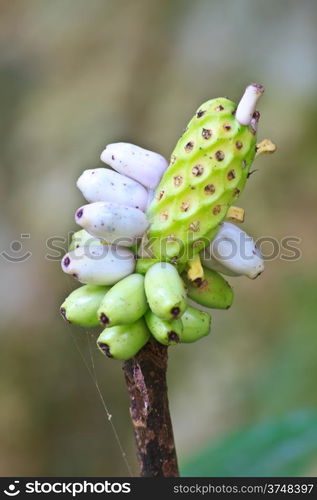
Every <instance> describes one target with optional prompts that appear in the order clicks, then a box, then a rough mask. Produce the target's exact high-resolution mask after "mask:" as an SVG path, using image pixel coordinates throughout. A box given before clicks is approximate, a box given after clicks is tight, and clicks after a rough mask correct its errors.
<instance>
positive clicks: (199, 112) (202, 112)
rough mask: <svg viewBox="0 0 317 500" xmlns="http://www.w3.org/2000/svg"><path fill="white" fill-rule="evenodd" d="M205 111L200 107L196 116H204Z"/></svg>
mask: <svg viewBox="0 0 317 500" xmlns="http://www.w3.org/2000/svg"><path fill="white" fill-rule="evenodd" d="M205 113H206V111H205V110H204V109H200V110H199V111H198V112H197V115H196V116H197V118H201V117H202V116H204V114H205Z"/></svg>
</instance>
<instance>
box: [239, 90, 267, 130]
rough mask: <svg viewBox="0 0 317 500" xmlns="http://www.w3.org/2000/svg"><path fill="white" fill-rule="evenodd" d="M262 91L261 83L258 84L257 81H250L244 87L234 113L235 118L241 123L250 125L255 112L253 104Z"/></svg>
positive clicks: (254, 104)
mask: <svg viewBox="0 0 317 500" xmlns="http://www.w3.org/2000/svg"><path fill="white" fill-rule="evenodd" d="M263 92H264V87H263V85H258V84H257V83H251V85H248V86H247V88H246V89H245V92H244V94H243V96H242V97H241V99H240V102H239V104H238V107H237V111H236V114H235V117H236V119H237V120H238V122H239V123H241V125H250V124H251V120H252V117H253V113H254V112H255V106H256V103H257V101H258V99H259V98H260V97H261V95H262V94H263Z"/></svg>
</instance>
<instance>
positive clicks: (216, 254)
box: [61, 84, 271, 360]
mask: <svg viewBox="0 0 317 500" xmlns="http://www.w3.org/2000/svg"><path fill="white" fill-rule="evenodd" d="M262 93H263V88H262V86H260V85H255V84H252V85H250V86H249V87H247V89H246V91H245V94H244V95H243V97H242V99H241V101H240V103H239V105H238V106H236V105H235V104H234V103H233V102H232V101H230V100H229V99H226V98H218V99H212V100H210V101H208V102H206V103H204V104H203V105H202V106H200V107H199V108H198V110H197V112H196V113H195V115H194V117H193V118H192V120H191V121H190V122H189V124H188V126H187V128H186V130H185V132H184V134H183V135H182V136H181V138H180V139H179V141H178V143H177V145H176V147H175V150H174V151H173V153H172V156H171V161H170V164H169V165H168V163H167V161H166V160H165V159H164V158H163V157H162V156H161V155H159V154H157V153H154V152H151V151H147V150H145V149H142V148H140V147H138V146H134V145H132V144H126V143H116V144H110V145H108V146H107V147H106V149H105V150H104V151H103V153H102V154H101V160H102V161H104V162H105V163H106V164H108V165H109V166H110V167H112V168H113V169H114V170H110V169H106V168H97V169H92V170H86V171H85V172H84V173H83V174H82V175H81V176H80V177H79V179H78V181H77V186H78V188H79V189H80V190H81V192H82V194H83V196H84V197H85V199H86V200H87V201H88V202H89V203H88V204H87V205H84V206H82V207H80V208H79V209H78V210H77V211H76V214H75V220H76V222H77V223H78V224H79V225H80V226H81V227H82V228H83V229H82V230H80V231H78V232H76V233H75V234H74V235H73V238H72V242H71V245H70V248H69V251H68V253H67V254H66V255H65V256H64V258H63V260H62V269H63V270H64V272H66V273H67V274H70V275H72V276H74V277H75V278H77V279H78V280H79V281H80V282H81V283H84V286H82V287H80V288H78V289H76V290H75V291H73V292H72V293H71V294H70V295H69V296H68V297H67V298H66V300H65V301H64V303H63V304H62V306H61V314H62V315H63V316H64V318H65V319H66V320H67V321H69V322H70V323H73V324H76V325H80V326H83V327H94V326H98V325H102V326H103V327H104V330H103V331H102V333H101V334H100V336H99V338H98V340H97V345H98V347H99V349H100V350H101V351H102V352H103V353H104V354H106V355H107V356H108V357H112V358H115V359H120V360H127V359H129V358H131V357H133V356H134V355H135V354H136V353H137V352H138V351H139V350H140V349H141V348H142V347H143V346H144V345H145V344H146V343H147V342H148V341H149V340H150V338H151V335H152V336H153V337H154V338H155V339H156V340H157V341H158V342H160V343H162V344H164V345H173V344H176V343H179V342H181V343H191V342H195V341H196V340H198V339H200V338H202V337H204V336H206V335H207V334H208V333H209V331H210V321H211V318H210V315H209V314H208V313H207V312H204V311H202V310H200V309H198V308H196V307H193V306H192V305H190V304H189V303H188V299H190V301H194V302H195V303H196V305H197V304H198V305H199V304H200V305H202V306H204V307H206V308H209V309H227V308H229V307H230V306H231V304H232V300H233V291H232V288H231V287H230V285H229V284H228V283H227V281H226V280H225V279H224V278H223V276H222V275H221V274H220V273H222V274H226V275H229V276H239V275H246V276H249V277H250V278H255V277H256V276H257V275H259V274H260V273H261V272H262V271H263V269H264V265H263V260H262V258H261V255H260V253H259V252H258V250H257V249H256V246H255V243H254V241H253V240H252V238H250V237H248V236H247V235H246V233H244V231H242V230H241V229H240V228H239V227H238V226H236V225H235V224H232V223H231V222H224V219H225V218H226V217H228V216H229V212H228V210H229V207H230V206H231V205H232V203H233V202H234V200H236V198H237V197H238V196H239V195H240V193H241V191H242V189H243V188H244V185H245V183H246V180H247V178H248V176H249V172H250V166H251V163H252V161H253V159H254V156H255V154H256V151H257V149H259V148H257V146H256V125H257V121H258V119H259V113H258V112H257V111H256V110H255V105H256V102H257V99H258V97H259V96H260V95H261V94H262ZM269 146H271V143H269ZM269 146H268V145H266V147H262V150H263V151H260V152H268V151H269ZM260 149H261V148H260ZM236 210H238V211H239V210H240V212H241V209H236ZM233 212H234V211H233ZM233 250H234V251H233Z"/></svg>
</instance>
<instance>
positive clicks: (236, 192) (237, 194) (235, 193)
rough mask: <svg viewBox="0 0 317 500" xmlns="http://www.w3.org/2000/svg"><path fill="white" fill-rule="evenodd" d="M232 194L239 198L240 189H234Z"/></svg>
mask: <svg viewBox="0 0 317 500" xmlns="http://www.w3.org/2000/svg"><path fill="white" fill-rule="evenodd" d="M232 194H233V196H239V194H240V189H238V188H236V189H234V190H233V193H232Z"/></svg>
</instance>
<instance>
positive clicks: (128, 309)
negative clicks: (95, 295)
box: [97, 274, 148, 326]
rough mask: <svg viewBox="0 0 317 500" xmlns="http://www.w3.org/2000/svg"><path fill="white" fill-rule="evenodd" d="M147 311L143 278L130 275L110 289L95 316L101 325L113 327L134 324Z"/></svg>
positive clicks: (139, 275) (137, 275)
mask: <svg viewBox="0 0 317 500" xmlns="http://www.w3.org/2000/svg"><path fill="white" fill-rule="evenodd" d="M147 309H148V304H147V301H146V296H145V291H144V276H142V275H141V274H130V275H129V276H127V277H126V278H124V279H122V280H121V281H119V282H118V283H116V284H115V285H114V286H113V287H112V288H111V289H110V291H109V292H108V293H107V295H106V296H105V297H104V300H102V302H101V304H100V306H99V309H98V313H97V314H98V318H99V321H100V323H101V324H102V325H106V326H115V325H122V324H124V325H125V324H127V323H134V322H135V321H136V320H137V319H139V318H141V317H142V316H143V315H144V313H145V312H146V310H147Z"/></svg>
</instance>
